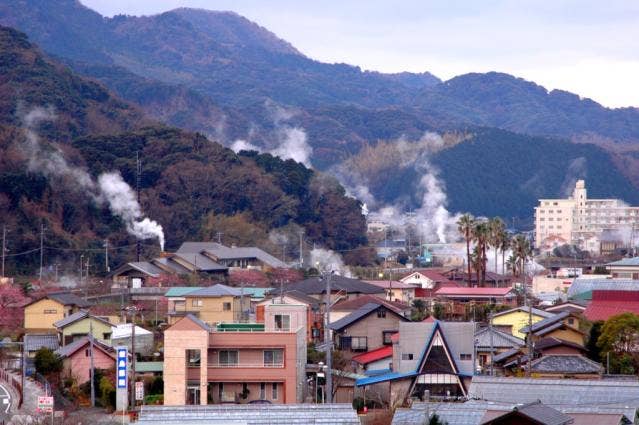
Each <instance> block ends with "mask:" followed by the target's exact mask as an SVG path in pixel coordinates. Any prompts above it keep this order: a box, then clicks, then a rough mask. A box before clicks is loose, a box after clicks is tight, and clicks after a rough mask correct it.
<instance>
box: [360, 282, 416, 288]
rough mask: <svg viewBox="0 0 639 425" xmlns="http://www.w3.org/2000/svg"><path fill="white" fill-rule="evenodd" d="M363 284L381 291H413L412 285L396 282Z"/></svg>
mask: <svg viewBox="0 0 639 425" xmlns="http://www.w3.org/2000/svg"><path fill="white" fill-rule="evenodd" d="M363 282H366V283H370V284H371V285H375V286H377V287H379V288H382V289H391V288H392V289H415V286H414V285H409V284H407V283H404V282H400V281H398V280H391V281H390V282H389V281H388V280H364V281H363Z"/></svg>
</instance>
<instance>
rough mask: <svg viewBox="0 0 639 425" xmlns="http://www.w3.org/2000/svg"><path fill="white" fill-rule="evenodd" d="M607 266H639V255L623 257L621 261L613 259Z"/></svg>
mask: <svg viewBox="0 0 639 425" xmlns="http://www.w3.org/2000/svg"><path fill="white" fill-rule="evenodd" d="M606 266H608V267H610V266H613V267H614V266H621V267H637V266H639V257H633V258H622V259H621V260H619V261H613V262H612V263H607V264H606Z"/></svg>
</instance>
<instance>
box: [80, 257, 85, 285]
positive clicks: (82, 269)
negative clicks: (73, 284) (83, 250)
mask: <svg viewBox="0 0 639 425" xmlns="http://www.w3.org/2000/svg"><path fill="white" fill-rule="evenodd" d="M83 274H84V254H80V287H82V275H83Z"/></svg>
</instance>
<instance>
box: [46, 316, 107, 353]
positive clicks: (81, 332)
mask: <svg viewBox="0 0 639 425" xmlns="http://www.w3.org/2000/svg"><path fill="white" fill-rule="evenodd" d="M53 326H55V328H56V329H57V330H58V333H59V334H60V341H61V342H62V344H61V345H63V346H66V345H68V344H70V343H72V342H74V341H76V340H78V339H81V338H83V337H85V336H87V335H89V333H91V334H92V335H93V338H94V339H95V340H97V341H101V342H103V343H106V344H110V343H111V335H112V334H113V327H114V326H115V325H114V324H112V323H110V322H109V321H108V320H105V319H104V318H102V317H97V316H93V315H91V314H90V313H89V312H88V311H87V310H80V311H78V312H77V313H74V314H72V315H70V316H67V317H65V318H64V319H62V320H58V321H57V322H55V323H54V324H53Z"/></svg>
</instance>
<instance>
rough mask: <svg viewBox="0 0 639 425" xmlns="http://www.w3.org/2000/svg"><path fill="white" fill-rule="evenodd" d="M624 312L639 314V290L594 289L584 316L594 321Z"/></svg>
mask: <svg viewBox="0 0 639 425" xmlns="http://www.w3.org/2000/svg"><path fill="white" fill-rule="evenodd" d="M622 313H634V314H639V291H598V290H595V291H592V302H591V303H590V305H588V307H587V308H586V310H585V311H584V313H583V314H584V316H585V317H586V318H587V319H588V320H590V321H592V322H594V321H597V320H604V321H605V320H608V319H609V318H610V317H612V316H616V315H617V314H622Z"/></svg>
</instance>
